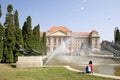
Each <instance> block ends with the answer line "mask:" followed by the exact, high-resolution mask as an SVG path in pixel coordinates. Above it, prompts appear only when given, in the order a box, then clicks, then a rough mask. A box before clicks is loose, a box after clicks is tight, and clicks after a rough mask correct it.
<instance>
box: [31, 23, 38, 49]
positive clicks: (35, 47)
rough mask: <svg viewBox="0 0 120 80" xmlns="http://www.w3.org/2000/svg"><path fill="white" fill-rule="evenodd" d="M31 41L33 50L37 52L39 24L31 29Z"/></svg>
mask: <svg viewBox="0 0 120 80" xmlns="http://www.w3.org/2000/svg"><path fill="white" fill-rule="evenodd" d="M33 40H34V44H33V45H34V46H33V48H34V49H35V50H37V51H40V26H39V24H38V25H37V26H35V27H34V29H33Z"/></svg>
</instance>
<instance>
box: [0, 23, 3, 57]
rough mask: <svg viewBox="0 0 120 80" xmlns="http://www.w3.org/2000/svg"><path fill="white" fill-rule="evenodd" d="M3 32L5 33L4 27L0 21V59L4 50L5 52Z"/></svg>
mask: <svg viewBox="0 0 120 80" xmlns="http://www.w3.org/2000/svg"><path fill="white" fill-rule="evenodd" d="M3 34H4V28H3V26H2V24H1V23H0V59H1V58H2V52H3Z"/></svg>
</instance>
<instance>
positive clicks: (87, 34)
mask: <svg viewBox="0 0 120 80" xmlns="http://www.w3.org/2000/svg"><path fill="white" fill-rule="evenodd" d="M72 34H73V35H75V36H89V32H73V33H72Z"/></svg>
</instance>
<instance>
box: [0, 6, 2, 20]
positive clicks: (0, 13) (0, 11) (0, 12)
mask: <svg viewBox="0 0 120 80" xmlns="http://www.w3.org/2000/svg"><path fill="white" fill-rule="evenodd" d="M1 16H2V10H1V4H0V18H1Z"/></svg>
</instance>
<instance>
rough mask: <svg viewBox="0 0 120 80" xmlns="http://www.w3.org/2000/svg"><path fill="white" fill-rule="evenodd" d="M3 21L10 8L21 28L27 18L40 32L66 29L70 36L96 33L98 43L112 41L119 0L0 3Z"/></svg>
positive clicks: (5, 0)
mask: <svg viewBox="0 0 120 80" xmlns="http://www.w3.org/2000/svg"><path fill="white" fill-rule="evenodd" d="M0 4H1V6H2V11H3V14H4V15H3V16H2V18H1V20H0V21H1V22H2V23H4V21H5V14H6V12H7V11H6V8H7V5H8V4H12V5H13V8H14V11H15V10H16V9H17V10H18V13H19V21H20V25H21V27H22V26H23V23H24V22H25V20H26V18H27V16H31V17H32V26H33V27H34V26H36V25H37V24H40V27H41V31H47V30H48V29H49V28H50V27H52V26H56V25H61V26H66V27H68V28H69V29H70V30H72V31H73V32H91V31H92V30H96V31H98V32H99V35H100V41H102V40H109V41H112V40H113V37H114V36H113V35H114V28H115V27H118V28H119V29H120V0H0Z"/></svg>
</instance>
